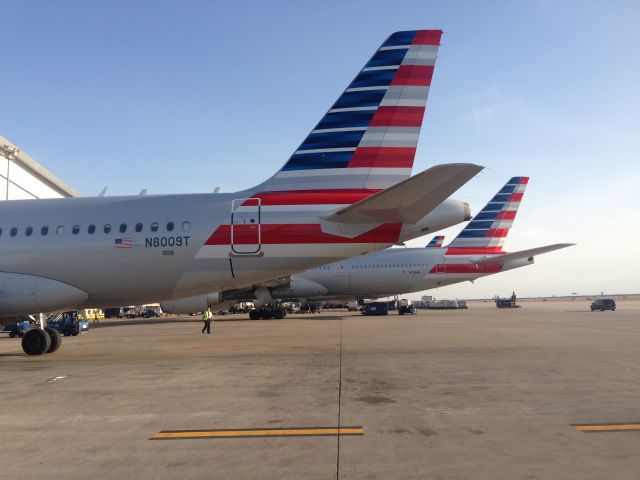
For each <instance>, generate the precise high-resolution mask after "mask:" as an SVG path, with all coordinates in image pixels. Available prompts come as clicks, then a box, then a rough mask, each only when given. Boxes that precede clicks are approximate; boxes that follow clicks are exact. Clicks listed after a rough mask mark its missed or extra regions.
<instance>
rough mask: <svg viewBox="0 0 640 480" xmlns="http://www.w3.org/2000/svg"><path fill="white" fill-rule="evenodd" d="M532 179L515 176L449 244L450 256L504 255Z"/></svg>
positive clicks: (448, 253) (448, 252) (448, 251)
mask: <svg viewBox="0 0 640 480" xmlns="http://www.w3.org/2000/svg"><path fill="white" fill-rule="evenodd" d="M528 182H529V177H513V178H511V179H510V180H509V181H508V182H507V184H506V185H505V186H504V187H502V189H500V191H499V192H498V193H497V194H496V195H495V196H494V197H493V198H492V199H491V201H490V202H489V203H488V204H487V205H486V206H485V207H484V208H483V209H482V210H481V211H480V212H478V214H477V215H476V216H475V217H473V219H472V220H471V221H470V222H469V223H468V224H467V226H466V227H464V229H463V230H462V231H461V232H460V233H459V234H458V236H457V237H456V238H455V239H454V240H453V241H452V242H451V243H450V244H449V246H448V250H447V255H456V254H460V255H466V254H475V253H501V252H502V245H503V244H504V240H505V238H506V237H507V234H508V233H509V229H510V228H511V225H513V220H514V219H515V218H516V213H517V212H518V207H519V206H520V201H521V200H522V196H523V195H524V191H525V189H526V188H527V183H528Z"/></svg>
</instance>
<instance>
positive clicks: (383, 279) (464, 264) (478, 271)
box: [272, 248, 533, 300]
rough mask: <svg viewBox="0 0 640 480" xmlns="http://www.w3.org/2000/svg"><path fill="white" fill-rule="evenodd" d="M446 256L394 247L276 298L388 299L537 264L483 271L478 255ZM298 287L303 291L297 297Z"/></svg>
mask: <svg viewBox="0 0 640 480" xmlns="http://www.w3.org/2000/svg"><path fill="white" fill-rule="evenodd" d="M446 251H447V249H446V248H390V249H387V250H384V251H380V252H375V253H371V254H368V255H362V256H358V257H355V258H350V259H347V260H343V261H339V262H336V263H334V264H331V265H325V266H320V267H317V268H313V269H311V270H308V271H306V272H304V273H301V274H296V275H293V276H292V279H291V287H290V288H288V289H287V288H280V289H275V290H274V291H273V292H272V295H273V297H274V298H283V297H286V296H290V297H291V298H294V297H296V296H297V297H300V296H302V297H304V298H307V299H308V300H318V299H330V298H354V297H385V296H391V295H395V294H401V293H412V292H419V291H422V290H429V289H432V288H437V287H442V286H445V285H451V284H454V283H460V282H465V281H474V280H476V279H477V278H480V277H483V276H486V275H490V274H493V273H498V272H501V271H505V270H510V269H513V268H518V267H521V266H525V265H529V264H532V263H533V258H526V259H518V260H515V261H510V262H506V263H504V264H500V263H495V264H488V265H484V266H478V265H476V264H475V263H474V262H473V260H477V259H478V258H479V256H478V255H469V256H465V255H446ZM499 256H500V255H496V257H499ZM484 257H485V256H482V258H484ZM296 285H299V286H300V289H299V291H298V292H297V293H296ZM313 285H315V291H314V288H313ZM304 289H306V291H307V293H308V294H307V295H306V296H305V295H299V293H300V292H301V291H302V293H305V292H304Z"/></svg>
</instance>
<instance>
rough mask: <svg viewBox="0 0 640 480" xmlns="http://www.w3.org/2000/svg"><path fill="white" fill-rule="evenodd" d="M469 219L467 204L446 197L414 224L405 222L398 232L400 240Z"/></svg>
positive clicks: (435, 230)
mask: <svg viewBox="0 0 640 480" xmlns="http://www.w3.org/2000/svg"><path fill="white" fill-rule="evenodd" d="M469 220H471V208H470V207H469V204H468V203H467V202H460V201H458V200H453V199H451V198H448V199H446V200H445V201H444V202H442V203H441V204H440V205H438V206H437V207H436V208H434V209H433V210H432V211H431V212H429V213H428V214H427V215H425V216H424V217H422V218H421V219H420V220H418V223H416V224H414V225H409V224H406V223H405V224H404V225H403V226H402V230H401V232H400V241H401V242H405V241H407V240H412V239H414V238H418V237H421V236H423V235H428V234H429V233H433V232H437V231H438V230H442V229H445V228H448V227H452V226H454V225H457V224H458V223H461V222H466V221H469Z"/></svg>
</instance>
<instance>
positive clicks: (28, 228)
mask: <svg viewBox="0 0 640 480" xmlns="http://www.w3.org/2000/svg"><path fill="white" fill-rule="evenodd" d="M32 233H33V227H27V228H26V229H25V231H24V234H25V235H26V236H27V237H30V236H31V234H32Z"/></svg>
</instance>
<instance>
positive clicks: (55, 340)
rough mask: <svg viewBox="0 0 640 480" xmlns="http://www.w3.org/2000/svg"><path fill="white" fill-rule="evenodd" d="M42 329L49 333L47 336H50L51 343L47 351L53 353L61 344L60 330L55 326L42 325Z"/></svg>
mask: <svg viewBox="0 0 640 480" xmlns="http://www.w3.org/2000/svg"><path fill="white" fill-rule="evenodd" d="M44 329H45V331H46V332H47V333H48V334H49V337H51V345H50V346H49V350H47V353H53V352H55V351H56V350H58V349H59V348H60V345H62V335H60V332H59V331H57V330H56V329H55V328H51V327H44Z"/></svg>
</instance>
